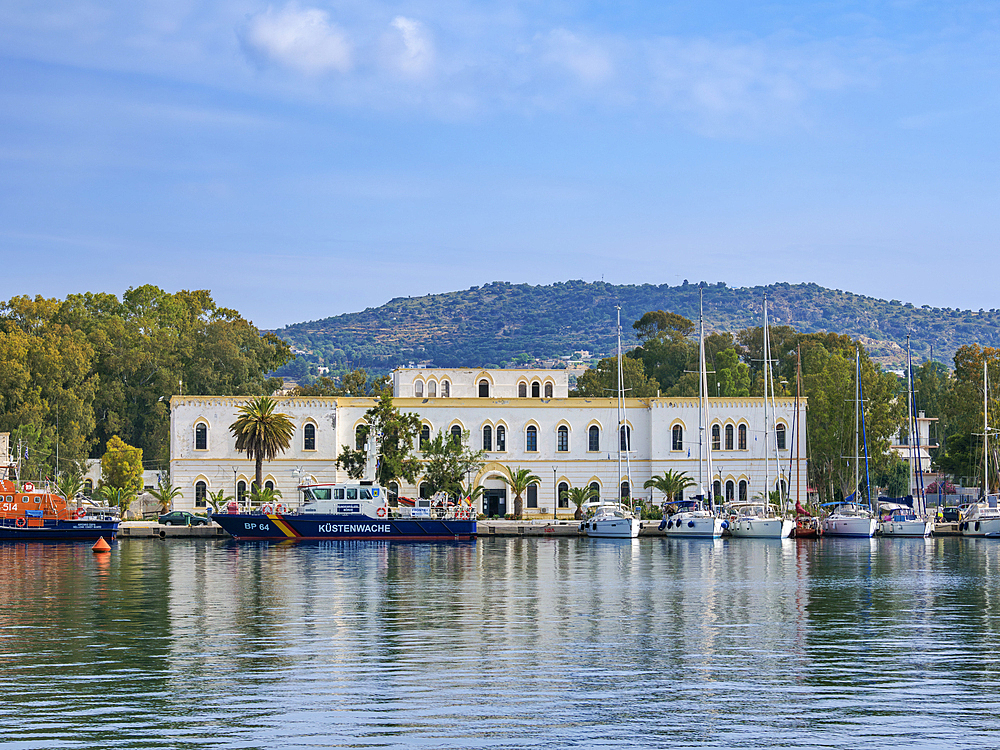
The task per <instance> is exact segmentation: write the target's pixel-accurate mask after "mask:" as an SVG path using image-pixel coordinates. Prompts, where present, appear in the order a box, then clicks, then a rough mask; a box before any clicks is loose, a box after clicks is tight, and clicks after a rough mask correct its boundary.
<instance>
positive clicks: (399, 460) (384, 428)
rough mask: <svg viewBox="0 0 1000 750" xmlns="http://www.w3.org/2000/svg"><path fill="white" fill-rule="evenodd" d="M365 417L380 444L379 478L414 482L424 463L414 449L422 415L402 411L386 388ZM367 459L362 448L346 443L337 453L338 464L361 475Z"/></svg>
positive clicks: (380, 480) (385, 483) (384, 481)
mask: <svg viewBox="0 0 1000 750" xmlns="http://www.w3.org/2000/svg"><path fill="white" fill-rule="evenodd" d="M365 421H366V422H367V423H368V429H369V430H370V434H373V435H374V436H375V439H376V445H377V448H378V463H377V465H376V469H375V479H376V481H377V482H378V483H379V484H380V485H382V486H383V487H388V486H389V483H390V482H395V481H398V480H401V479H405V480H406V481H407V482H409V483H410V484H412V483H413V482H415V481H416V479H417V477H418V476H420V471H421V463H420V459H419V458H416V457H415V456H414V455H413V452H412V451H413V445H414V442H415V441H416V439H417V436H418V435H419V434H420V416H419V415H418V414H413V413H404V412H401V411H399V409H397V408H396V407H395V406H394V405H393V403H392V395H391V394H390V393H388V392H385V391H383V392H382V393H381V395H380V396H379V399H378V401H377V402H376V404H375V406H373V407H372V408H371V409H369V410H368V411H366V412H365ZM366 437H367V435H366ZM367 459H368V454H367V453H366V452H365V451H364V450H363V449H362V450H357V449H355V448H352V447H351V446H349V445H344V446H342V447H341V451H340V455H339V456H337V466H338V467H340V468H342V469H344V470H346V471H347V473H348V475H349V476H351V477H354V478H355V479H359V478H361V477H362V476H363V475H364V471H365V464H366V462H367Z"/></svg>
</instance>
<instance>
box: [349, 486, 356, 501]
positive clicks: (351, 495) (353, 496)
mask: <svg viewBox="0 0 1000 750" xmlns="http://www.w3.org/2000/svg"><path fill="white" fill-rule="evenodd" d="M347 499H348V500H357V499H358V491H357V489H355V488H354V487H348V488H347Z"/></svg>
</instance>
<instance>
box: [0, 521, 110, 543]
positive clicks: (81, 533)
mask: <svg viewBox="0 0 1000 750" xmlns="http://www.w3.org/2000/svg"><path fill="white" fill-rule="evenodd" d="M17 520H22V519H17ZM117 534H118V521H96V520H95V521H88V520H83V519H81V520H79V521H48V520H47V521H45V523H44V525H42V526H29V525H28V522H25V525H23V526H18V525H17V521H15V519H13V518H5V519H2V520H0V542H78V541H87V542H90V541H93V542H96V541H97V540H98V538H100V537H104V540H105V541H108V542H110V541H114V538H115V536H117Z"/></svg>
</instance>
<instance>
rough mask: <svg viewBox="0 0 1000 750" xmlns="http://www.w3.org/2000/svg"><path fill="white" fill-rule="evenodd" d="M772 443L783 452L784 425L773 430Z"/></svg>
mask: <svg viewBox="0 0 1000 750" xmlns="http://www.w3.org/2000/svg"><path fill="white" fill-rule="evenodd" d="M774 442H775V443H777V445H778V450H779V451H783V450H785V425H783V424H779V425H776V426H775V428H774Z"/></svg>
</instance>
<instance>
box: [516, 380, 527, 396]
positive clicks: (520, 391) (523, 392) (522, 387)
mask: <svg viewBox="0 0 1000 750" xmlns="http://www.w3.org/2000/svg"><path fill="white" fill-rule="evenodd" d="M517 397H518V398H527V397H528V384H527V383H518V384H517Z"/></svg>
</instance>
